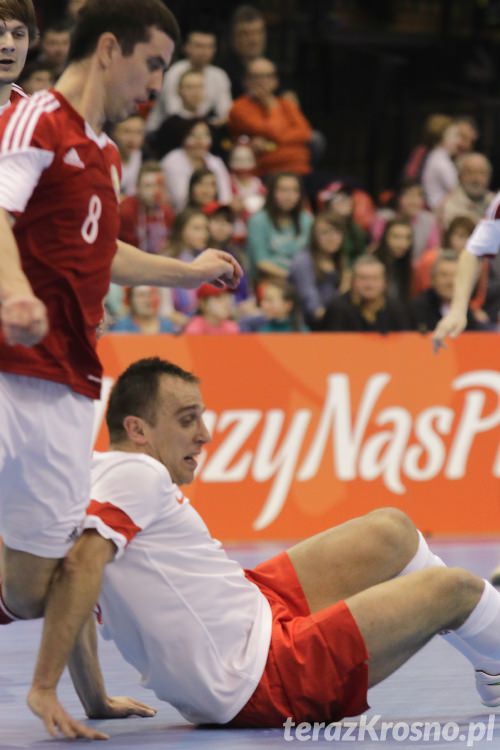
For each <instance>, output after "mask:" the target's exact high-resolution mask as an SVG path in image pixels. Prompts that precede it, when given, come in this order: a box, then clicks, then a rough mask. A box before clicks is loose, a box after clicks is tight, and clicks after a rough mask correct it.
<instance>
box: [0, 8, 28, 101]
mask: <svg viewBox="0 0 500 750" xmlns="http://www.w3.org/2000/svg"><path fill="white" fill-rule="evenodd" d="M29 44H30V41H29V33H28V29H27V27H26V26H25V25H24V23H22V22H21V21H16V20H15V19H10V20H8V21H1V20H0V88H1V87H2V86H6V85H7V84H11V83H14V81H15V80H16V79H17V78H19V75H20V74H21V71H22V69H23V68H24V64H25V62H26V55H27V54H28V48H29Z"/></svg>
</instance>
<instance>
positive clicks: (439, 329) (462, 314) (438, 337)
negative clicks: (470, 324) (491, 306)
mask: <svg viewBox="0 0 500 750" xmlns="http://www.w3.org/2000/svg"><path fill="white" fill-rule="evenodd" d="M479 270H480V260H479V258H477V257H476V256H475V255H473V254H472V253H469V252H467V251H466V250H464V252H463V253H462V254H461V255H460V259H459V261H458V272H457V278H456V281H455V291H454V293H453V300H452V303H451V307H450V310H449V312H448V314H447V315H445V316H444V318H442V319H441V320H440V321H439V323H438V325H437V326H436V330H435V331H434V333H433V334H432V344H433V348H434V351H436V352H437V351H439V349H440V348H442V347H443V346H444V341H445V339H446V337H447V336H449V337H450V338H452V339H454V338H456V337H457V336H458V335H459V334H460V333H462V331H463V330H464V328H465V326H466V325H467V308H468V305H469V300H470V297H471V294H472V290H473V288H474V284H475V283H476V281H477V277H478V275H479Z"/></svg>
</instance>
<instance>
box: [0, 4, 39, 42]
mask: <svg viewBox="0 0 500 750" xmlns="http://www.w3.org/2000/svg"><path fill="white" fill-rule="evenodd" d="M12 20H14V21H21V23H23V24H24V25H25V26H26V28H27V29H28V34H29V37H30V40H31V41H33V40H35V39H36V38H37V37H38V27H37V23H36V14H35V8H34V7H33V2H32V0H0V21H12Z"/></svg>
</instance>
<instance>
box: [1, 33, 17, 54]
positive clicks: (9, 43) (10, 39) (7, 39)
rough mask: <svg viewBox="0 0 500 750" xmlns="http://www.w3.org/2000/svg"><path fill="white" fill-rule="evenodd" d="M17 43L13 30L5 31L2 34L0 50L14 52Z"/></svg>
mask: <svg viewBox="0 0 500 750" xmlns="http://www.w3.org/2000/svg"><path fill="white" fill-rule="evenodd" d="M15 49H16V45H15V42H14V36H13V34H12V32H11V31H5V32H4V33H3V34H2V35H1V36H0V51H1V52H14V50H15Z"/></svg>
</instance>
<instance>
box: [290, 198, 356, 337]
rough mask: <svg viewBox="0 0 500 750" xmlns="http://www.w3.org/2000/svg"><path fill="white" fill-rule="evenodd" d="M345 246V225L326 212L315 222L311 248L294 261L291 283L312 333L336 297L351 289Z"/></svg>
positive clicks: (312, 230)
mask: <svg viewBox="0 0 500 750" xmlns="http://www.w3.org/2000/svg"><path fill="white" fill-rule="evenodd" d="M343 242H344V222H343V221H342V219H340V218H339V217H337V216H336V215H335V214H333V213H332V212H331V211H324V212H322V213H319V214H318V215H317V216H316V218H315V219H314V224H313V225H312V229H311V239H310V243H309V247H308V248H307V249H305V250H302V251H301V252H300V253H299V254H298V255H296V256H295V258H294V259H293V261H292V266H291V270H290V280H291V281H292V283H293V284H294V285H295V288H296V289H297V293H298V297H299V300H300V305H301V307H302V312H303V314H304V318H305V320H306V323H307V324H308V326H309V327H310V328H312V329H313V330H314V329H315V328H317V327H318V326H319V325H320V323H321V320H322V318H323V316H324V314H325V311H326V309H327V307H328V306H329V305H330V304H331V302H332V300H333V299H334V297H335V296H337V295H338V294H341V293H343V292H345V291H347V289H348V288H349V280H350V272H349V270H348V263H347V261H346V258H345V250H344V245H343Z"/></svg>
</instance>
